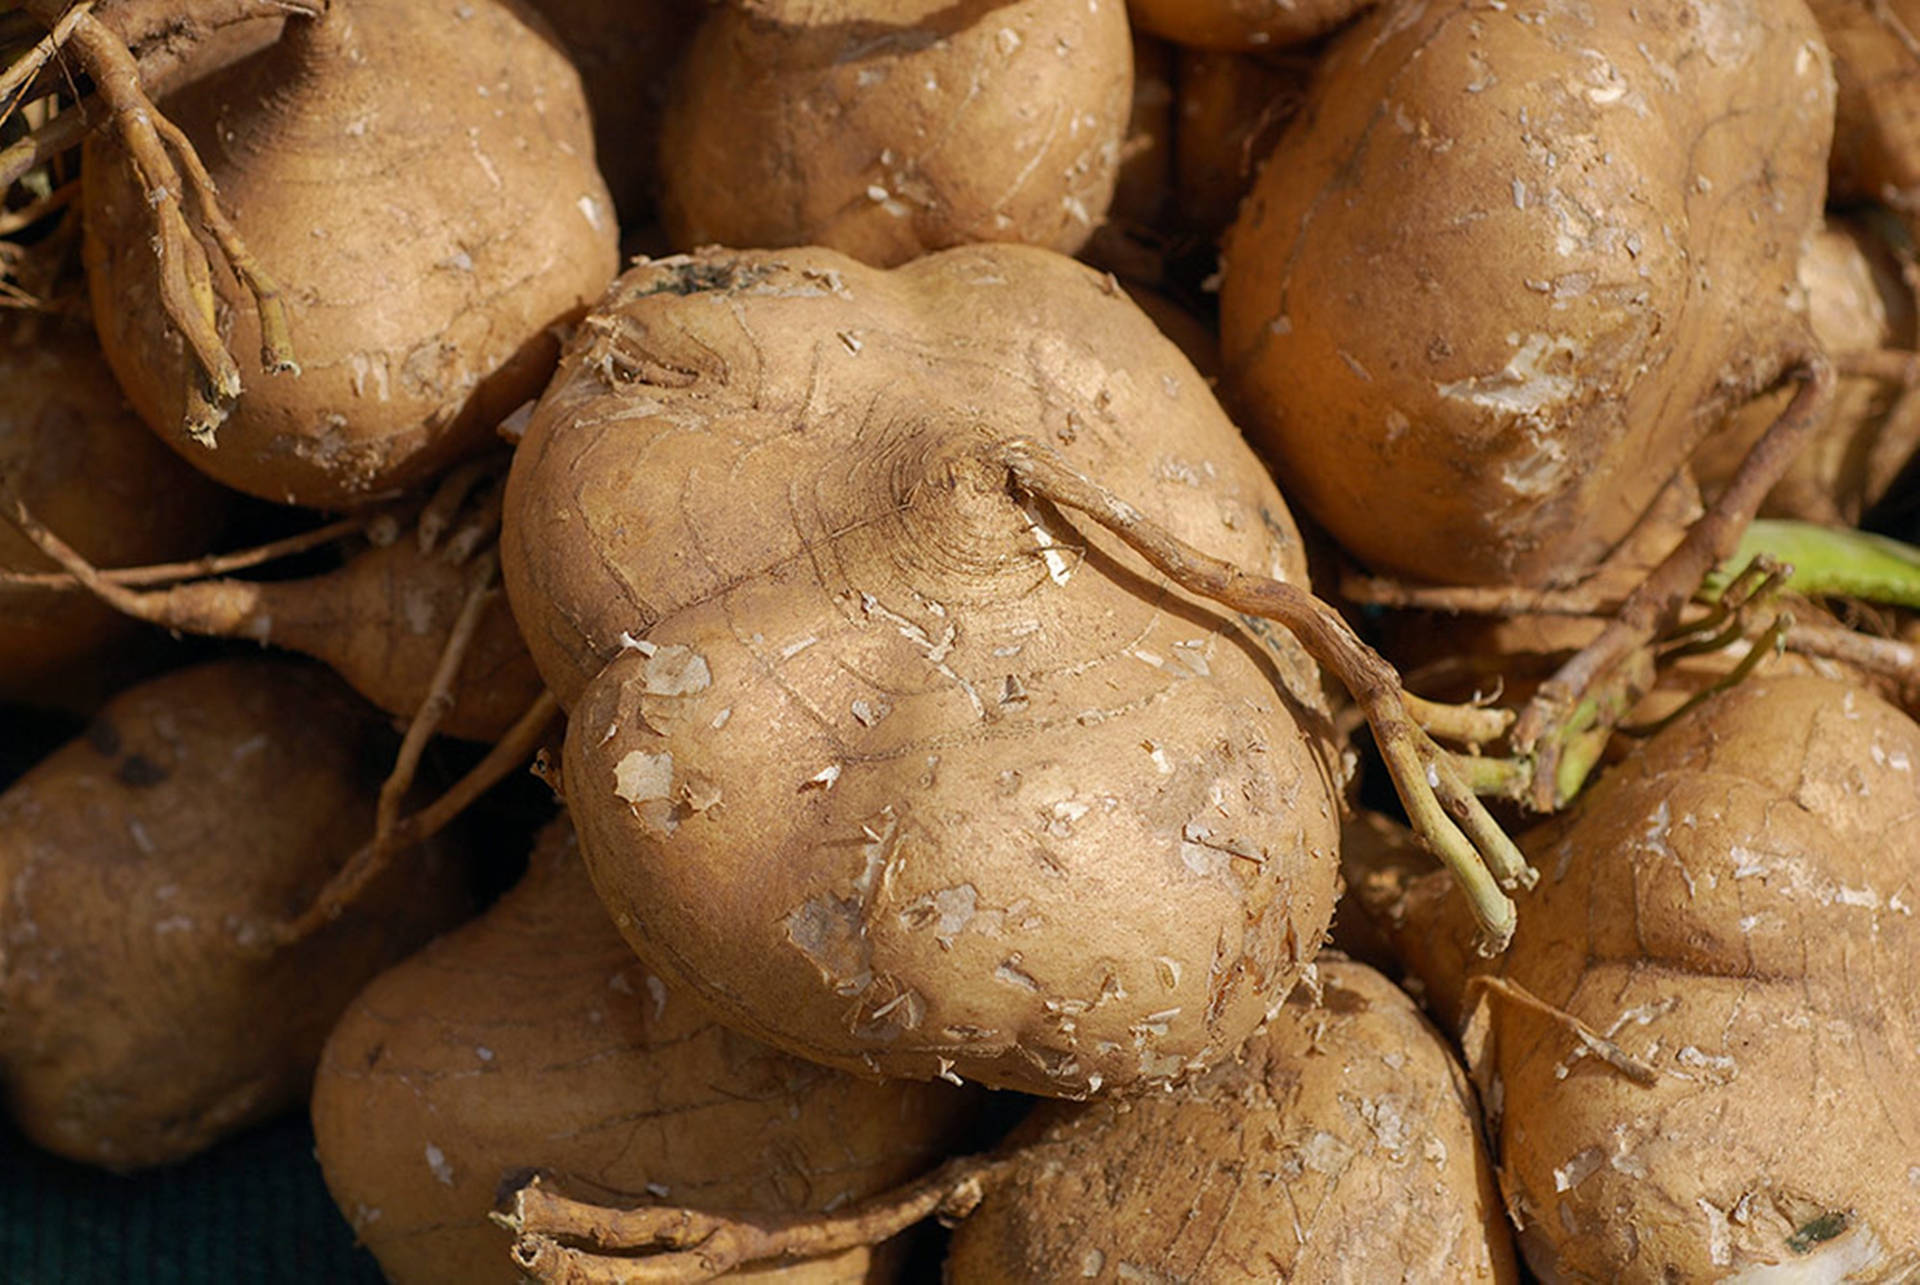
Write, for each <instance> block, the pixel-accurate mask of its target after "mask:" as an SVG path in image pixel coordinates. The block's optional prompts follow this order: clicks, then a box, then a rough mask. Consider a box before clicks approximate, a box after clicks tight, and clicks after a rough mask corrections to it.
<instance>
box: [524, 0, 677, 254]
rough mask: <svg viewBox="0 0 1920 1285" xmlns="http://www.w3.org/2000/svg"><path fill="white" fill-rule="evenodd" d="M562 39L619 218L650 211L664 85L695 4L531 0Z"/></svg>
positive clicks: (655, 0) (626, 220) (644, 0)
mask: <svg viewBox="0 0 1920 1285" xmlns="http://www.w3.org/2000/svg"><path fill="white" fill-rule="evenodd" d="M531 3H532V4H533V7H534V8H536V9H538V10H539V11H540V12H541V14H542V15H543V16H544V17H545V18H546V19H547V21H548V22H550V23H552V24H553V28H554V30H555V31H557V32H558V33H559V34H560V38H561V39H562V40H563V41H565V42H566V47H567V54H568V56H569V57H570V58H572V60H573V64H574V66H576V67H578V68H579V69H580V80H581V83H583V84H584V85H585V86H586V90H587V102H588V104H589V105H590V106H591V107H592V108H593V149H594V156H595V158H596V159H597V161H598V162H599V166H600V173H601V174H602V175H603V176H605V178H606V180H607V187H608V188H609V189H610V190H611V191H612V193H613V201H614V204H615V205H616V206H618V207H619V210H620V221H621V222H622V223H623V224H631V223H635V222H637V221H639V220H640V219H641V218H642V217H644V216H646V215H647V214H648V213H649V212H650V211H651V210H652V208H653V203H654V199H655V195H656V191H657V189H658V187H659V181H660V166H659V150H660V149H659V139H660V116H661V113H662V112H663V111H664V110H665V107H666V98H667V83H668V80H669V79H670V78H671V76H672V73H673V67H674V64H675V63H676V62H678V61H679V58H680V54H681V51H682V50H684V49H685V48H686V44H687V41H688V39H689V38H690V37H691V36H692V35H693V32H694V29H695V28H696V27H697V26H698V25H699V22H700V15H701V5H700V0H639V3H635V0H531Z"/></svg>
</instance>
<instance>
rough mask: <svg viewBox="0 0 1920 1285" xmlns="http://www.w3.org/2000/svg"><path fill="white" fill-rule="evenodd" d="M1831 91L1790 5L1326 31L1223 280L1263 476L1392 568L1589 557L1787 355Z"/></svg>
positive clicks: (1511, 10)
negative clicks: (1322, 51) (1308, 89)
mask: <svg viewBox="0 0 1920 1285" xmlns="http://www.w3.org/2000/svg"><path fill="white" fill-rule="evenodd" d="M1832 111H1833V84H1832V73H1831V69H1830V67H1829V63H1828V57H1827V54H1826V52H1825V47H1824V45H1823V44H1822V43H1821V41H1820V37H1819V32H1818V30H1817V28H1816V27H1815V26H1814V25H1813V23H1812V19H1811V18H1810V16H1809V15H1808V14H1807V13H1806V12H1805V10H1804V7H1803V6H1802V5H1800V4H1799V3H1798V0H1768V2H1766V3H1761V2H1759V0H1751V2H1747V0H1742V2H1737V3H1726V4H1720V3H1715V4H1706V3H1697V2H1694V3H1686V4H1681V5H1677V6H1672V7H1670V8H1667V9H1648V8H1642V7H1636V6H1629V5H1612V6H1605V7H1592V8H1588V9H1582V10H1579V11H1578V12H1576V11H1574V10H1569V9H1566V8H1564V7H1561V6H1556V5H1550V4H1546V3H1544V2H1543V0H1526V2H1525V3H1515V4H1508V5H1505V6H1503V7H1502V8H1500V9H1498V10H1486V9H1482V8H1479V7H1476V6H1470V5H1467V4H1464V3H1447V4H1431V5H1418V4H1411V3H1396V4H1388V5H1386V6H1384V7H1383V8H1381V9H1379V10H1376V11H1375V12H1374V13H1373V14H1372V15H1370V16H1369V17H1368V18H1366V19H1364V20H1362V21H1361V22H1360V23H1358V24H1357V25H1356V26H1354V27H1353V28H1350V29H1349V30H1348V31H1346V32H1344V33H1343V34H1342V35H1341V36H1340V37H1338V38H1337V39H1336V40H1335V41H1334V42H1333V44H1332V46H1331V48H1330V50H1329V52H1328V54H1327V55H1326V59H1325V61H1324V62H1323V64H1322V67H1321V73H1320V77H1319V79H1318V81H1317V83H1316V87H1315V89H1314V91H1313V93H1312V94H1311V96H1310V98H1309V101H1308V104H1307V106H1306V107H1305V108H1303V109H1302V112H1301V114H1300V115H1299V116H1298V117H1296V118H1295V121H1294V124H1293V127H1292V129H1291V130H1290V131H1289V133H1288V134H1287V135H1286V136H1285V137H1284V138H1283V139H1282V141H1281V143H1280V144H1279V146H1278V147H1277V148H1276V149H1275V150H1274V152H1273V153H1272V154H1271V156H1270V157H1269V160H1268V163H1267V166H1266V168H1265V169H1264V170H1263V171H1262V174H1261V178H1260V180H1259V181H1258V182H1257V183H1256V184H1255V187H1254V190H1253V193H1252V195H1251V196H1249V198H1248V199H1247V201H1246V203H1245V204H1244V205H1243V206H1242V209H1241V216H1240V219H1239V221H1238V222H1237V223H1236V224H1235V226H1234V228H1233V229H1232V231H1231V233H1230V235H1229V238H1228V244H1227V253H1226V268H1225V275H1224V281H1223V285H1222V293H1221V310H1222V320H1221V333H1222V347H1223V350H1224V353H1225V356H1226V361H1227V368H1228V372H1229V380H1230V382H1231V383H1233V384H1234V385H1236V386H1237V391H1238V393H1239V395H1240V399H1241V401H1242V403H1243V404H1244V406H1245V408H1246V410H1247V414H1248V416H1249V418H1250V420H1251V424H1250V431H1253V432H1254V434H1255V437H1256V440H1257V441H1258V442H1260V443H1262V444H1264V445H1265V446H1267V447H1268V448H1270V450H1271V452H1272V453H1273V455H1274V456H1275V457H1276V458H1277V460H1278V462H1279V463H1280V465H1281V467H1282V468H1283V470H1284V475H1285V476H1286V478H1287V481H1288V488H1289V494H1291V495H1293V496H1295V497H1296V498H1297V499H1299V500H1300V501H1301V502H1302V503H1304V504H1305V505H1306V507H1307V508H1308V509H1310V510H1312V511H1313V512H1314V513H1315V515H1316V516H1317V517H1318V518H1320V519H1321V521H1322V522H1323V523H1324V524H1325V525H1326V526H1327V527H1328V529H1329V530H1330V531H1331V532H1332V534H1333V535H1334V536H1335V537H1336V538H1337V539H1338V540H1339V541H1340V542H1341V543H1342V544H1343V545H1344V546H1345V547H1346V548H1348V549H1349V550H1350V551H1351V552H1353V553H1354V554H1355V555H1357V556H1358V557H1359V558H1360V559H1361V560H1363V561H1364V562H1366V563H1368V564H1369V565H1371V566H1374V567H1376V568H1378V569H1382V570H1388V571H1392V572H1395V573H1398V574H1404V575H1408V576H1413V577H1417V578H1421V579H1425V580H1430V581H1437V582H1443V583H1525V584H1541V583H1549V582H1556V581H1561V580H1565V579H1568V578H1571V577H1573V576H1575V575H1577V574H1578V573H1580V572H1581V571H1582V570H1584V569H1585V568H1587V567H1589V566H1591V565H1592V564H1593V563H1595V562H1596V561H1598V560H1599V559H1600V558H1601V557H1602V556H1603V555H1604V554H1605V552H1606V551H1607V550H1608V549H1609V548H1610V547H1611V546H1612V545H1613V544H1614V543H1615V542H1616V541H1618V540H1619V539H1620V538H1621V537H1622V536H1624V535H1625V534H1626V533H1627V531H1628V530H1629V529H1630V528H1631V527H1632V526H1633V524H1634V522H1635V521H1636V520H1637V519H1638V517H1639V516H1640V514H1641V513H1642V512H1643V511H1644V510H1645V508H1646V507H1647V505H1648V504H1649V503H1650V502H1651V501H1652V499H1653V498H1654V496H1655V494H1656V493H1657V492H1658V491H1659V489H1660V488H1661V487H1662V486H1663V485H1664V484H1665V483H1666V481H1667V479H1668V477H1669V476H1670V475H1671V474H1672V473H1673V472H1675V471H1676V470H1677V469H1678V468H1679V467H1680V465H1681V463H1682V462H1683V461H1684V460H1685V458H1686V457H1687V455H1688V454H1689V453H1691V451H1692V450H1693V448H1694V447H1695V446H1696V445H1698V444H1699V442H1700V441H1701V440H1702V439H1703V438H1704V437H1705V436H1706V435H1707V434H1708V433H1709V432H1710V431H1711V430H1712V429H1713V428H1714V426H1715V425H1716V424H1717V423H1718V422H1719V421H1720V419H1721V417H1722V415H1723V414H1724V413H1725V411H1726V410H1727V409H1728V408H1729V407H1731V406H1733V405H1736V404H1738V403H1739V402H1740V401H1742V400H1744V399H1745V398H1746V397H1748V396H1750V395H1752V394H1753V393H1755V392H1757V391H1759V390H1760V389H1761V388H1764V387H1765V386H1766V385H1768V384H1769V383H1770V382H1771V381H1772V380H1774V379H1775V378H1776V377H1777V376H1778V375H1779V374H1780V373H1781V371H1782V370H1783V369H1784V368H1786V367H1787V366H1788V365H1789V364H1790V363H1791V361H1792V360H1793V359H1794V358H1795V356H1796V355H1798V354H1800V353H1803V352H1805V351H1807V350H1808V349H1809V346H1810V341H1809V340H1808V339H1807V337H1806V335H1805V333H1804V331H1805V326H1804V321H1803V318H1802V317H1801V315H1800V311H1801V307H1800V304H1799V302H1798V300H1799V290H1798V286H1797V284H1796V282H1795V281H1794V278H1793V271H1794V265H1795V263H1796V262H1797V260H1798V257H1799V254H1800V252H1801V249H1802V247H1803V244H1804V242H1805V241H1806V239H1807V238H1808V237H1810V236H1811V235H1812V234H1813V233H1814V232H1815V231H1816V230H1817V228H1818V226H1819V215H1820V209H1821V201H1822V198H1823V195H1824V191H1823V183H1822V182H1821V181H1820V178H1819V177H1818V176H1820V175H1822V174H1824V158H1825V148H1826V145H1827V140H1828V139H1829V138H1830V136H1831V129H1832Z"/></svg>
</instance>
